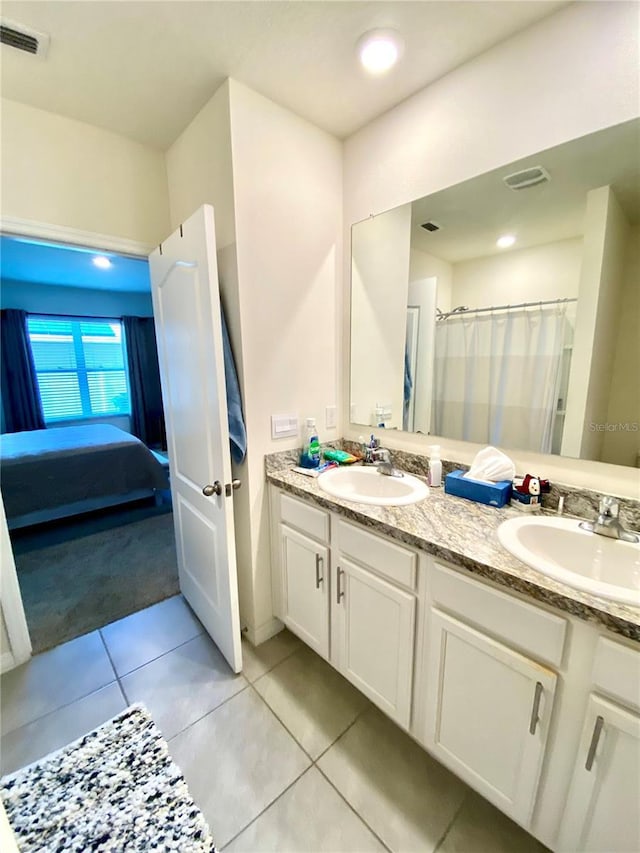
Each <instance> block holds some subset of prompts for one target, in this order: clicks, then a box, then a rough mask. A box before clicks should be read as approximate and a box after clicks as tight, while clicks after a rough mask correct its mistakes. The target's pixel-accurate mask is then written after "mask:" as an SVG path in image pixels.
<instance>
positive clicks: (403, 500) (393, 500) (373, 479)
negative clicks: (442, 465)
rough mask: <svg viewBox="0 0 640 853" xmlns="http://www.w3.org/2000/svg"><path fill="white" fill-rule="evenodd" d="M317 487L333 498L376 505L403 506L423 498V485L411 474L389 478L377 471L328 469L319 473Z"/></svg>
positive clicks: (426, 489)
mask: <svg viewBox="0 0 640 853" xmlns="http://www.w3.org/2000/svg"><path fill="white" fill-rule="evenodd" d="M318 486H319V487H320V488H321V489H322V490H323V491H324V492H326V493H327V494H329V495H332V496H333V497H334V498H342V500H345V501H356V502H357V503H361V504H374V505H377V506H406V505H407V504H412V503H417V501H421V500H423V499H424V498H426V497H427V496H428V494H429V488H428V486H427V485H426V483H423V482H422V480H419V479H418V478H417V477H412V476H411V474H403V476H402V477H390V476H388V475H386V474H381V473H380V472H379V471H378V469H377V468H364V467H362V466H360V465H358V466H355V467H352V468H331V470H329V471H325V472H324V474H320V476H319V477H318Z"/></svg>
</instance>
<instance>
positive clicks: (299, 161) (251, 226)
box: [230, 80, 342, 639]
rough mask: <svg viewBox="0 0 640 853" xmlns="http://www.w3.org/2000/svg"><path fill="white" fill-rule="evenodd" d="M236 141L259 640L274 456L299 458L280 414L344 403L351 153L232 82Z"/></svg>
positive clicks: (331, 434)
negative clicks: (344, 266) (277, 434)
mask: <svg viewBox="0 0 640 853" xmlns="http://www.w3.org/2000/svg"><path fill="white" fill-rule="evenodd" d="M230 92H231V97H230V103H231V135H232V152H233V176H234V196H235V213H236V239H237V257H238V281H239V293H240V311H241V316H242V336H243V344H242V345H243V359H244V382H245V389H244V390H245V394H244V402H245V417H246V424H247V430H248V445H249V453H248V460H247V469H248V470H247V473H248V491H249V495H250V500H251V526H252V536H253V538H252V549H253V589H254V597H255V601H254V604H255V609H254V613H253V629H254V631H255V636H256V637H257V638H258V639H260V637H261V636H264V634H265V632H267V631H268V630H269V626H270V625H271V623H272V607H271V570H270V556H269V524H268V506H267V496H266V489H265V479H264V454H265V453H269V452H273V451H278V450H285V449H289V448H294V447H298V446H299V445H300V443H301V438H300V437H299V436H298V437H296V438H290V439H284V440H282V439H281V440H279V441H274V440H272V439H271V432H270V430H271V425H270V415H271V414H272V413H276V414H277V413H285V412H296V413H298V415H299V417H300V420H301V422H303V420H304V418H305V417H315V418H316V422H317V425H318V428H319V432H320V437H321V439H323V440H328V439H331V438H336V437H338V435H339V431H338V429H331V430H328V429H326V428H325V426H324V424H325V417H324V409H325V406H328V405H334V404H338V405H339V404H340V401H341V399H342V397H341V381H340V380H341V371H340V368H341V365H342V359H341V356H342V352H341V346H340V330H339V327H338V317H339V316H340V314H339V310H340V308H341V306H342V290H341V287H340V286H339V283H340V282H339V270H340V264H341V262H342V245H341V236H340V235H341V227H342V218H341V203H342V149H341V144H340V143H339V142H338V140H337V139H335V138H334V137H332V136H330V135H329V134H328V133H325V132H324V131H322V130H319V129H318V128H317V127H315V126H314V125H312V124H310V123H309V122H307V121H306V120H304V119H301V118H299V117H298V116H296V115H294V114H293V113H291V112H289V111H288V110H286V109H284V108H282V107H280V106H278V105H276V104H275V103H273V101H270V100H268V99H267V98H264V97H262V96H261V95H258V94H257V93H256V92H254V91H252V90H251V89H248V88H247V87H246V86H243V85H241V84H239V83H237V82H236V81H233V80H232V81H230Z"/></svg>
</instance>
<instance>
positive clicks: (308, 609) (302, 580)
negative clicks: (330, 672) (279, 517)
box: [278, 524, 329, 659]
mask: <svg viewBox="0 0 640 853" xmlns="http://www.w3.org/2000/svg"><path fill="white" fill-rule="evenodd" d="M280 542H281V547H282V553H281V559H282V564H281V565H282V613H280V614H278V615H279V616H280V618H281V619H282V621H283V622H284V623H285V625H286V626H287V627H288V628H290V629H291V630H292V631H293V633H294V634H296V635H297V636H298V637H300V639H301V640H303V641H304V642H305V643H307V645H309V646H311V648H312V649H313V650H314V651H316V652H317V653H318V654H319V655H322V657H323V658H325V659H326V658H328V657H329V550H328V549H327V548H325V547H324V545H318V544H317V543H316V542H314V541H313V540H312V539H309V538H308V537H307V536H304V535H303V534H302V533H298V532H297V531H296V530H291V528H289V527H287V526H286V525H285V524H281V525H280Z"/></svg>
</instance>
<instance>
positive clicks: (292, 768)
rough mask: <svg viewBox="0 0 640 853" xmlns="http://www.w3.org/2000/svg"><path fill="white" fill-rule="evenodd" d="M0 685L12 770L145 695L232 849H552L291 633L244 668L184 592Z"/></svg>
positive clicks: (248, 653)
mask: <svg viewBox="0 0 640 853" xmlns="http://www.w3.org/2000/svg"><path fill="white" fill-rule="evenodd" d="M0 687H1V710H2V740H1V742H0V749H1V752H0V768H1V770H2V773H8V772H11V771H12V770H15V769H17V768H19V767H22V766H24V765H25V764H28V763H29V762H31V761H34V760H36V759H37V758H40V757H41V756H43V755H46V754H47V753H48V752H51V751H52V750H54V749H58V748H59V747H61V746H64V745H65V744H66V743H68V742H69V741H71V740H74V739H75V738H77V737H80V736H81V735H82V734H84V733H85V732H87V731H89V730H90V729H92V728H95V727H96V726H97V725H99V724H100V723H102V722H104V721H105V720H107V719H109V718H110V717H112V716H114V715H115V714H117V713H118V712H119V711H120V710H122V709H123V708H125V707H126V706H127V705H128V704H130V703H132V702H144V704H145V705H146V706H147V707H148V708H149V710H150V711H151V713H152V715H153V717H154V719H155V720H156V722H157V723H158V725H159V726H160V728H161V730H162V732H163V734H164V736H165V738H166V739H167V740H168V741H169V749H170V751H171V754H172V756H173V758H174V760H175V761H176V763H177V764H178V765H179V766H180V767H181V768H182V771H183V773H184V775H185V777H186V779H187V782H188V784H189V788H190V790H191V793H192V794H193V796H194V798H195V800H196V802H197V803H198V804H199V805H200V807H201V808H202V810H203V812H204V814H205V817H206V818H207V820H208V822H209V824H210V826H211V830H212V833H213V836H214V838H215V840H216V844H217V846H218V849H221V848H222V849H224V850H225V851H230V853H231V851H233V853H241V851H248V852H249V851H250V853H254V851H255V853H257V852H258V851H259V853H263V851H277V853H287V851H291V853H311V851H327V853H340V851H345V853H356V851H357V852H358V853H360V851H384V850H391V851H420V853H431V851H436V850H437V851H440V853H533V852H534V851H536V853H541V851H544V850H545V849H546V848H544V847H542V846H541V845H540V844H538V842H536V841H535V840H534V839H533V838H531V836H529V835H528V834H527V833H525V832H524V831H523V830H522V829H520V828H519V827H518V826H516V825H515V824H514V823H512V822H511V821H510V820H508V818H506V817H505V816H504V815H502V814H501V813H500V812H498V811H496V810H495V809H494V808H493V807H492V806H490V805H489V804H488V803H486V802H485V801H484V800H483V799H482V798H480V797H478V796H477V795H476V794H475V793H473V792H472V791H471V790H470V789H469V788H467V787H466V785H464V784H463V783H462V782H460V781H459V780H458V779H457V778H456V777H454V776H453V775H452V774H450V773H449V772H448V771H447V770H445V769H444V768H443V767H442V766H441V765H440V764H438V763H437V762H435V761H433V760H432V759H431V758H430V757H429V756H428V755H427V753H426V752H424V751H423V750H422V749H421V748H420V747H419V746H418V745H417V744H415V743H414V742H413V741H412V740H411V739H410V738H409V737H408V736H407V735H405V734H404V733H403V732H402V731H400V729H398V728H397V727H396V726H395V725H394V724H393V723H391V722H390V721H389V720H387V719H386V717H384V716H383V715H382V714H381V713H380V712H379V711H377V710H376V709H375V708H374V707H373V706H372V705H371V704H370V703H369V702H368V700H367V699H365V698H364V697H363V696H362V695H361V694H360V693H359V692H358V691H357V690H355V688H353V687H352V686H351V685H350V684H349V683H348V682H347V681H345V680H344V679H343V678H342V677H341V676H340V675H338V674H337V673H336V672H335V671H334V670H333V669H332V668H331V667H330V666H329V665H328V664H326V663H325V662H324V661H322V660H321V659H320V658H319V657H318V656H317V655H315V654H314V653H313V652H311V651H310V650H309V649H308V648H306V647H305V646H304V645H303V644H302V643H300V642H299V641H298V640H297V639H296V638H295V637H294V636H292V635H291V634H290V633H288V632H286V631H285V632H283V633H282V634H279V635H278V636H277V637H274V638H273V639H272V640H269V641H268V642H267V643H265V644H264V645H262V646H260V647H258V648H255V649H254V648H252V647H251V646H250V645H249V644H247V643H245V644H244V672H243V674H242V675H234V674H233V673H232V672H231V671H230V670H229V667H228V666H227V664H226V662H225V661H224V659H223V658H222V656H221V655H220V653H219V651H218V650H217V648H216V647H215V645H214V644H213V643H212V642H211V641H210V640H209V638H208V637H207V636H206V635H205V634H204V633H203V629H202V626H201V624H200V622H199V621H198V620H197V619H196V618H195V616H194V615H193V614H192V612H191V611H190V609H189V607H188V606H187V605H186V603H185V602H184V600H183V599H182V598H181V597H179V596H178V597H176V598H172V599H168V600H167V601H163V602H161V603H160V604H156V605H155V606H153V607H150V608H148V609H147V610H144V611H141V612H140V613H136V614H134V615H133V616H128V617H126V618H125V619H121V620H120V621H119V622H114V623H113V624H111V625H108V626H107V627H106V628H103V629H102V630H100V631H94V632H93V633H91V634H87V635H86V636H84V637H79V638H78V639H75V640H72V641H71V642H69V643H65V644H64V645H62V646H59V647H57V648H56V649H53V650H51V651H49V652H45V653H44V654H42V655H38V656H37V657H34V658H33V659H32V660H31V661H30V662H29V663H28V664H26V665H25V666H22V667H19V668H18V669H16V670H13V671H12V672H9V673H6V674H5V675H4V676H3V677H2V679H1V681H0Z"/></svg>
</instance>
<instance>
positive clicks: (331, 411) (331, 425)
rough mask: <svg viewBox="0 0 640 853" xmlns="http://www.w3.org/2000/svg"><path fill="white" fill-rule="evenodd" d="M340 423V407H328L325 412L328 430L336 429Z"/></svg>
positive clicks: (325, 422)
mask: <svg viewBox="0 0 640 853" xmlns="http://www.w3.org/2000/svg"><path fill="white" fill-rule="evenodd" d="M337 423H338V407H337V406H326V408H325V410H324V425H325V427H326V428H327V429H335V428H336V424H337Z"/></svg>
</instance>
